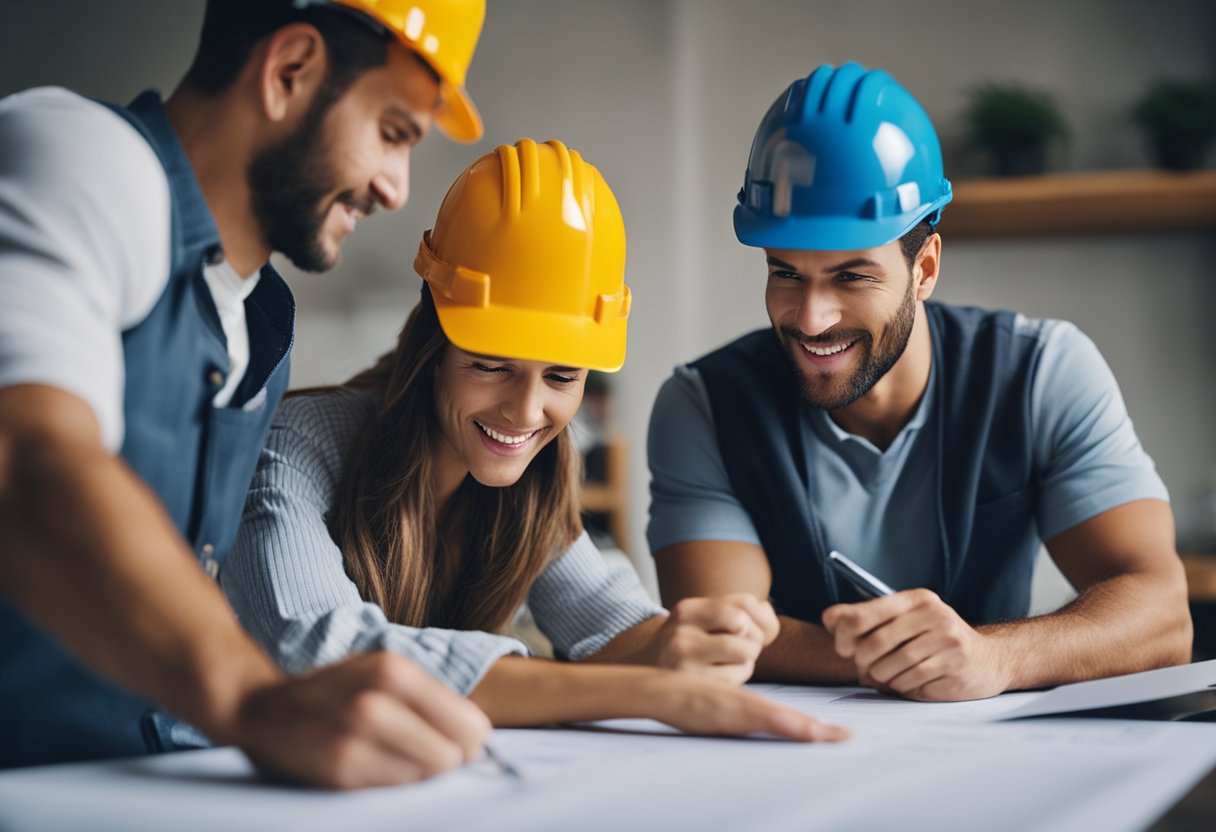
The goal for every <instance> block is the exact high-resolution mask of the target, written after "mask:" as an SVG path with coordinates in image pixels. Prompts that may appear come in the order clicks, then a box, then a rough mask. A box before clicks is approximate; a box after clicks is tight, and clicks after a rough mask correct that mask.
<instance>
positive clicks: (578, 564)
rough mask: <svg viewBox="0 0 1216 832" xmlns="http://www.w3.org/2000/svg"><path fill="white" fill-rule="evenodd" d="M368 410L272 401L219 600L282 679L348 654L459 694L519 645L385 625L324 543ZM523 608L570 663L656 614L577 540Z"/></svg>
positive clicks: (363, 403)
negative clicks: (396, 661) (419, 675)
mask: <svg viewBox="0 0 1216 832" xmlns="http://www.w3.org/2000/svg"><path fill="white" fill-rule="evenodd" d="M371 408H372V398H371V397H370V396H366V395H356V394H341V395H314V396H301V397H298V398H289V399H287V400H286V401H284V402H283V404H282V406H281V407H280V408H279V412H278V414H276V416H275V420H274V424H273V425H272V426H271V428H270V435H269V436H268V437H267V440H266V447H265V449H264V450H263V451H262V456H261V459H260V460H259V462H258V469H257V473H256V474H254V477H253V483H252V485H251V487H250V491H249V496H248V498H247V500H246V504H245V514H244V518H243V520H242V523H241V529H240V532H239V533H238V535H237V540H236V544H235V546H234V547H233V550H232V553H231V554H230V555H229V557H228V559H227V561H226V562H225V563H224V568H223V571H222V573H221V582H222V584H223V587H224V592H225V594H226V595H227V596H228V601H229V603H230V604H231V605H232V608H233V609H234V610H235V611H236V613H237V616H238V617H239V618H240V621H241V624H243V625H244V626H245V628H246V629H247V630H248V631H249V632H250V633H251V634H252V635H253V636H254V638H256V639H257V640H258V641H259V642H260V643H261V644H262V646H263V647H265V648H266V649H267V651H269V652H270V654H271V656H273V657H274V659H275V660H276V661H277V662H278V663H279V664H280V665H281V666H282V667H284V668H285V669H287V670H289V671H300V670H304V669H307V668H311V667H316V666H320V665H325V664H330V663H333V662H336V661H338V660H340V659H342V658H344V657H346V656H348V655H350V654H352V653H357V652H362V651H367V650H378V649H384V650H392V651H394V652H396V653H401V654H403V655H405V656H408V657H409V658H410V659H412V660H413V661H415V662H417V663H418V664H419V665H421V666H422V667H423V668H424V669H425V670H427V671H428V672H429V673H431V675H433V676H435V677H436V678H438V679H440V680H441V681H443V682H445V683H446V684H448V685H449V686H450V687H452V688H453V689H455V690H456V691H458V692H459V693H462V694H467V693H468V692H469V691H471V690H472V689H473V688H474V687H476V685H477V683H478V682H479V681H480V680H481V677H482V676H483V675H484V674H485V672H486V671H487V670H489V668H490V666H491V665H492V664H493V663H494V662H495V661H496V660H498V659H499V658H501V657H502V656H504V655H508V654H512V653H515V654H526V653H527V649H526V648H525V646H524V645H523V643H522V642H520V641H518V640H516V639H514V638H509V637H507V636H501V635H496V634H492V633H484V632H477V631H472V630H446V629H440V628H436V627H421V628H419V627H406V626H403V625H400V624H394V623H392V622H390V621H389V620H388V619H387V618H386V617H385V615H384V611H383V610H382V609H381V608H380V607H378V606H376V605H375V604H371V603H368V602H367V601H365V600H364V599H363V598H362V597H361V596H360V595H359V590H358V588H357V587H356V586H355V584H354V582H353V581H351V579H350V578H349V577H348V576H347V574H346V571H345V568H344V566H343V561H342V552H341V550H340V549H339V548H338V545H337V544H336V543H335V542H334V540H333V538H331V537H330V535H329V530H328V528H327V526H326V522H325V516H326V514H328V513H329V511H330V510H331V508H332V507H333V505H334V502H335V499H336V497H337V491H338V488H339V486H340V485H341V482H342V476H343V472H344V469H345V465H346V459H347V457H348V455H349V454H350V452H351V449H352V446H353V444H354V440H355V438H356V436H357V435H358V433H359V431H360V430H362V429H363V428H364V426H365V425H366V424H367V420H368V418H369V417H370V415H371ZM528 606H529V609H530V610H531V612H532V616H533V618H535V620H536V624H537V626H538V627H539V628H540V630H541V632H543V633H544V634H545V636H546V637H547V638H548V639H549V640H550V641H551V642H552V643H553V649H554V653H555V654H556V655H557V656H558V657H559V658H566V659H571V660H578V659H582V658H585V657H586V656H589V655H591V654H592V653H595V652H596V651H598V650H600V649H601V648H602V647H603V646H604V645H606V644H607V643H608V642H609V641H611V640H612V639H613V638H614V637H615V636H616V635H618V634H619V633H621V632H623V631H624V630H627V629H629V628H630V627H633V626H634V625H636V624H639V623H641V622H642V621H645V620H646V619H647V618H650V617H652V616H654V615H660V614H662V613H663V608H662V607H660V606H658V605H657V604H655V603H654V601H652V600H651V598H650V596H649V595H648V594H647V593H646V590H645V589H644V588H643V587H642V585H641V582H640V581H639V580H638V576H637V573H636V572H634V570H633V569H632V568H631V567H630V566H629V565H628V564H625V563H610V562H608V561H607V560H605V559H604V557H603V556H602V555H601V554H600V552H599V550H598V549H596V548H595V545H594V544H593V543H592V542H591V539H590V538H589V537H588V536H587V535H586V534H585V533H584V534H583V535H582V536H581V537H579V538H578V540H576V541H575V542H574V544H573V545H572V546H571V547H570V548H569V549H567V550H566V551H565V552H564V553H562V554H561V555H560V556H559V557H557V558H555V559H554V560H553V561H551V562H550V563H549V565H548V566H547V567H545V569H544V571H542V572H541V574H540V575H539V576H538V577H537V579H536V582H535V583H534V584H533V585H532V587H531V589H530V590H529V592H528Z"/></svg>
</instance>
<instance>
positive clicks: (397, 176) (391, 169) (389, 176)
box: [372, 149, 410, 211]
mask: <svg viewBox="0 0 1216 832" xmlns="http://www.w3.org/2000/svg"><path fill="white" fill-rule="evenodd" d="M372 191H373V193H375V195H376V199H377V200H378V201H379V202H380V204H381V205H383V206H384V209H385V210H386V211H396V210H397V209H398V208H401V207H402V206H403V205H405V203H406V201H407V200H408V199H409V197H410V155H409V150H408V149H407V150H405V151H404V152H403V153H401V154H400V157H399V158H394V159H390V160H389V161H388V162H387V163H386V164H385V166H384V170H382V171H381V172H380V173H378V174H376V176H375V178H373V179H372Z"/></svg>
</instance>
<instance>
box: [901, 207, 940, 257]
mask: <svg viewBox="0 0 1216 832" xmlns="http://www.w3.org/2000/svg"><path fill="white" fill-rule="evenodd" d="M933 231H934V228H933V226H932V224H930V222H929V220H928V219H927V218H926V219H923V220H921V221H920V222H918V223H917V224H916V225H914V226H912V228H911V229H910V230H909V231H908V233H907V234H905V235H904V236H902V237H900V238H899V247H900V249H901V250H902V251H903V253H904V259H905V260H907V261H908V268H909V269H911V268H912V266H913V264H914V263H916V255H918V254H920V250H921V249H922V248H924V245H925V240H927V239H929V235H930V234H932V233H933Z"/></svg>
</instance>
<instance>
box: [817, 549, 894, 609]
mask: <svg viewBox="0 0 1216 832" xmlns="http://www.w3.org/2000/svg"><path fill="white" fill-rule="evenodd" d="M828 560H829V561H831V564H832V566H833V568H835V570H836V574H838V575H840V577H842V578H844V579H845V580H846V581H848V582H849V583H850V584H852V585H853V588H854V589H856V590H857V591H858V592H859V593H860V594H861V595H862V596H863V597H865V598H880V597H882V596H884V595H894V594H895V590H893V589H891V587H889V586H887V585H886V584H885V583H883V582H882V581H880V580H879V579H878V578H876V577H874V576H873V575H871V574H870V573H869V572H867V571H866V570H864V569H862V568H861V567H860V566H858V565H857V564H855V563H853V561H851V560H849V559H848V558H846V557H845V556H844V555H842V554H840V552H837V551H836V550H835V549H833V550H832V551H831V552H829V553H828Z"/></svg>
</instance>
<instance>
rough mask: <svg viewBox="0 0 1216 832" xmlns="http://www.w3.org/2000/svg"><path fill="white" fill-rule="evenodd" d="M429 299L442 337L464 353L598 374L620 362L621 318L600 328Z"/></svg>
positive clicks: (570, 318) (583, 321)
mask: <svg viewBox="0 0 1216 832" xmlns="http://www.w3.org/2000/svg"><path fill="white" fill-rule="evenodd" d="M431 296H432V298H434V301H435V311H436V312H437V313H438V315H439V325H440V326H442V327H443V332H444V334H445V335H446V336H447V337H448V340H449V341H451V342H452V343H453V344H455V345H456V346H458V347H460V349H462V350H465V351H466V352H473V353H478V354H479V355H486V356H493V357H496V358H508V359H515V360H517V361H543V362H546V363H549V364H557V365H561V366H564V367H579V368H585V369H588V370H598V371H600V372H603V373H615V372H616V371H617V370H619V369H621V367H622V365H624V363H625V337H626V325H627V320H626V319H625V318H620V319H619V320H616V321H613V322H612V323H608V324H600V323H596V322H595V321H593V320H591V319H589V318H586V317H582V316H574V315H556V314H553V313H552V312H538V311H536V310H532V309H521V308H519V307H511V306H501V305H500V306H485V307H480V306H477V307H474V306H466V305H461V304H456V303H453V302H451V301H449V300H448V299H447V298H445V297H443V295H441V294H440V293H438V292H433V293H432V295H431Z"/></svg>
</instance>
